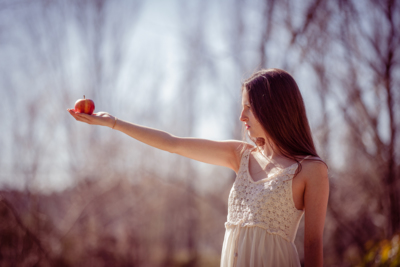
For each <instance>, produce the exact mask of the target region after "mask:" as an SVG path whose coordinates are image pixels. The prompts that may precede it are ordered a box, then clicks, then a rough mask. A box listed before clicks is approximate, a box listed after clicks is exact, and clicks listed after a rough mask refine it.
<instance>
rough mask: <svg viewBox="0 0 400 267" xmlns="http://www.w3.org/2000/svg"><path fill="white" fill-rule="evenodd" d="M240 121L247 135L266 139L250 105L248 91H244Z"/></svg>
mask: <svg viewBox="0 0 400 267" xmlns="http://www.w3.org/2000/svg"><path fill="white" fill-rule="evenodd" d="M239 119H240V120H241V121H243V122H244V124H245V126H246V130H247V133H248V134H249V136H250V137H252V138H258V137H262V138H264V139H265V132H264V129H263V127H262V125H261V124H260V123H259V122H258V121H257V119H256V118H255V116H254V114H253V109H252V107H251V105H250V100H249V94H248V92H247V90H246V89H243V92H242V112H241V113H240V118H239Z"/></svg>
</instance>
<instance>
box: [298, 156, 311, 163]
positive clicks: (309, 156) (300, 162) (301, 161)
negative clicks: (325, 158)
mask: <svg viewBox="0 0 400 267" xmlns="http://www.w3.org/2000/svg"><path fill="white" fill-rule="evenodd" d="M310 156H311V155H308V156H307V157H305V158H303V159H302V160H300V163H302V162H303V160H305V159H307V158H309V157H310Z"/></svg>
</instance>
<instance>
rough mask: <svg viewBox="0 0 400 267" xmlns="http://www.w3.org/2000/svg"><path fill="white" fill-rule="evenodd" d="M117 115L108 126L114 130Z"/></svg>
mask: <svg viewBox="0 0 400 267" xmlns="http://www.w3.org/2000/svg"><path fill="white" fill-rule="evenodd" d="M117 120H118V118H117V117H114V121H113V122H112V125H111V126H110V128H111V129H113V130H115V126H116V125H117Z"/></svg>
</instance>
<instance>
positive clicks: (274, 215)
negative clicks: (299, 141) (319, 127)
mask: <svg viewBox="0 0 400 267" xmlns="http://www.w3.org/2000/svg"><path fill="white" fill-rule="evenodd" d="M255 148H256V147H254V148H253V149H247V150H246V151H245V152H244V153H243V155H242V159H241V163H240V168H239V171H238V173H237V176H236V180H235V182H234V184H233V186H232V189H231V191H230V194H229V201H228V220H227V222H226V223H225V228H226V231H225V237H224V242H223V245H222V254H221V267H272V266H273V267H276V266H278V267H286V266H301V265H300V260H299V256H298V253H297V249H296V247H295V245H294V243H293V242H294V239H295V237H296V232H297V229H298V226H299V223H300V220H301V217H302V216H303V213H304V211H303V210H298V209H297V208H296V207H295V204H294V201H293V196H292V178H293V176H294V173H295V171H296V169H297V166H298V164H297V163H295V164H293V165H291V166H289V167H288V168H285V169H282V170H280V171H279V172H277V173H274V174H273V175H271V176H269V177H268V178H265V179H262V180H260V181H257V182H254V180H252V178H251V176H250V173H249V170H248V164H249V156H250V153H251V151H252V150H254V149H255ZM308 157H309V156H307V157H305V158H304V159H306V158H308ZM304 159H303V160H304ZM303 160H302V161H303ZM300 162H301V161H300Z"/></svg>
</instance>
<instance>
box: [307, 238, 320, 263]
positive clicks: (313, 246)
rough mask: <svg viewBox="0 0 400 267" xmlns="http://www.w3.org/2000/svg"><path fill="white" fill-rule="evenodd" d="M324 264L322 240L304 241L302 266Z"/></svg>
mask: <svg viewBox="0 0 400 267" xmlns="http://www.w3.org/2000/svg"><path fill="white" fill-rule="evenodd" d="M323 265H324V259H323V246H322V240H318V241H312V242H305V243H304V267H319V266H321V267H322V266H323Z"/></svg>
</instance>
